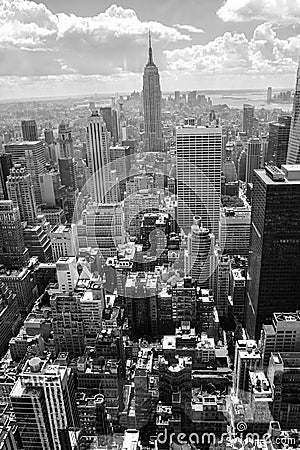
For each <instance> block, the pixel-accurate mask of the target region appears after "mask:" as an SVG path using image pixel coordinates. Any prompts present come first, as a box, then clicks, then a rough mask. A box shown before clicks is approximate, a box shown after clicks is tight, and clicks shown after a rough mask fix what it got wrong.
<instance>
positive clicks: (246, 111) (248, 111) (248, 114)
mask: <svg viewBox="0 0 300 450" xmlns="http://www.w3.org/2000/svg"><path fill="white" fill-rule="evenodd" d="M253 130H254V106H252V105H248V104H244V106H243V131H244V132H245V133H247V136H249V137H251V136H252V134H253Z"/></svg>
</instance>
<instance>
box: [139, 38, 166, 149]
mask: <svg viewBox="0 0 300 450" xmlns="http://www.w3.org/2000/svg"><path fill="white" fill-rule="evenodd" d="M143 101H144V123H145V137H144V149H145V151H147V152H161V151H163V146H164V145H163V134H162V124H161V90H160V82H159V73H158V68H157V66H156V65H155V64H154V62H153V57H152V46H151V35H150V33H149V59H148V62H147V64H146V66H145V69H144V76H143Z"/></svg>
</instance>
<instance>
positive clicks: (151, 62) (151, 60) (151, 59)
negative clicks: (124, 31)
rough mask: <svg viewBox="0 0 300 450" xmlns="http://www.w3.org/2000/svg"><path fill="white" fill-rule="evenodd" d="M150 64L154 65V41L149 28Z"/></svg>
mask: <svg viewBox="0 0 300 450" xmlns="http://www.w3.org/2000/svg"><path fill="white" fill-rule="evenodd" d="M148 64H150V65H153V64H154V62H153V57H152V42H151V32H150V30H149V59H148Z"/></svg>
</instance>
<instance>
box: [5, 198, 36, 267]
mask: <svg viewBox="0 0 300 450" xmlns="http://www.w3.org/2000/svg"><path fill="white" fill-rule="evenodd" d="M28 259H29V255H28V250H27V248H26V247H25V243H24V237H23V229H22V223H21V219H20V213H19V210H18V208H16V207H15V206H14V205H13V202H12V201H11V200H2V201H0V264H3V265H4V266H6V267H7V268H8V269H19V268H20V267H21V266H23V265H24V264H26V262H27V261H28Z"/></svg>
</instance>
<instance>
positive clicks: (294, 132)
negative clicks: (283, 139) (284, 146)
mask: <svg viewBox="0 0 300 450" xmlns="http://www.w3.org/2000/svg"><path fill="white" fill-rule="evenodd" d="M286 163H287V164H299V163H300V65H299V66H298V71H297V79H296V88H295V95H294V104H293V115H292V123H291V129H290V138H289V146H288V152H287V158H286Z"/></svg>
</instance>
